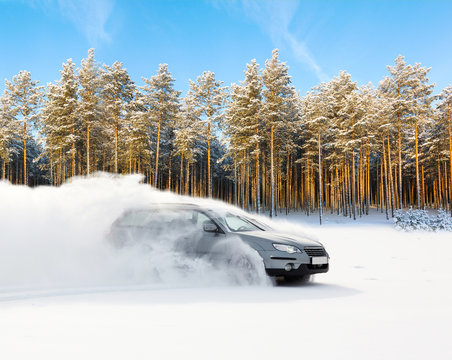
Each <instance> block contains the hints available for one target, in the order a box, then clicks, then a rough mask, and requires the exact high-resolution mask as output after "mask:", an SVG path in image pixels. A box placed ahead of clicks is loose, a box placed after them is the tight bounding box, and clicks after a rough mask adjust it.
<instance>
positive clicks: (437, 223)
mask: <svg viewBox="0 0 452 360" xmlns="http://www.w3.org/2000/svg"><path fill="white" fill-rule="evenodd" d="M394 224H395V227H396V229H398V230H405V231H414V230H424V231H441V230H446V231H452V217H451V216H450V214H448V213H447V212H445V211H444V210H438V212H437V214H435V215H430V214H429V213H428V212H427V211H426V210H417V209H411V208H410V209H409V210H408V211H405V212H404V211H400V210H397V211H396V212H395V214H394Z"/></svg>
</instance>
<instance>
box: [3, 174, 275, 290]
mask: <svg viewBox="0 0 452 360" xmlns="http://www.w3.org/2000/svg"><path fill="white" fill-rule="evenodd" d="M141 180H142V178H141V176H139V175H132V176H116V177H115V176H111V175H107V174H97V175H96V176H92V177H89V178H82V177H80V178H75V179H73V180H72V181H70V182H68V183H66V184H64V185H62V186H61V187H57V188H55V187H44V186H41V187H37V188H28V187H24V186H17V185H11V184H9V183H5V182H3V183H0V198H1V199H2V207H1V209H0V292H3V293H5V292H8V293H11V291H17V292H20V291H30V290H33V289H34V290H36V291H41V290H43V289H45V290H49V289H56V288H58V289H61V288H66V289H74V288H83V289H86V288H95V289H99V288H109V287H112V288H118V287H130V286H143V285H144V286H178V287H180V286H184V287H186V286H188V287H191V286H209V285H236V284H239V285H244V284H249V283H250V281H249V279H247V278H245V277H243V276H242V274H240V272H239V271H238V270H234V269H231V268H227V267H226V266H223V267H221V266H220V267H219V266H218V265H217V264H215V265H214V264H211V263H210V262H209V261H207V260H206V259H203V258H196V259H193V258H188V257H185V256H183V255H181V254H180V253H178V252H176V251H174V247H173V245H174V229H173V231H172V236H171V238H170V237H169V236H168V237H167V238H166V239H163V240H165V241H163V242H162V243H163V244H165V246H161V247H159V248H157V249H153V251H146V249H144V248H143V246H140V245H137V246H133V247H128V248H127V249H122V250H118V249H115V248H114V247H112V246H111V245H110V244H109V243H108V242H107V241H106V234H107V233H108V231H109V229H110V226H111V224H112V223H113V221H114V220H115V219H117V218H118V216H120V215H121V214H122V213H123V212H124V211H125V210H126V209H129V208H134V207H144V206H147V205H149V204H152V203H171V202H180V201H190V202H191V203H193V202H200V203H204V204H205V203H206V200H196V199H193V198H190V199H188V198H184V197H181V196H178V195H175V194H171V193H169V192H162V191H157V190H155V189H153V188H151V187H150V186H148V185H145V184H142V183H140V182H141ZM207 202H208V201H207ZM229 247H230V248H231V249H233V250H234V249H235V251H248V252H250V254H251V255H252V254H253V250H252V249H251V248H248V247H247V246H246V245H245V244H244V243H242V242H240V241H239V240H236V241H233V242H232V243H231V244H229ZM256 255H257V254H256ZM255 259H256V261H258V259H257V258H256V257H255ZM256 266H257V267H258V268H259V265H258V264H257V265H256ZM260 268H261V271H260V273H259V276H257V277H254V278H253V280H252V281H251V283H252V284H253V285H263V284H268V279H267V277H266V276H265V272H264V269H263V268H262V266H260Z"/></svg>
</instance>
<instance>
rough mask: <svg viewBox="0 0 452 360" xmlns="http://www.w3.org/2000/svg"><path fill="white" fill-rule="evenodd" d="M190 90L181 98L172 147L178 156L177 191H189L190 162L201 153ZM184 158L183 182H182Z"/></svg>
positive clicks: (199, 130)
mask: <svg viewBox="0 0 452 360" xmlns="http://www.w3.org/2000/svg"><path fill="white" fill-rule="evenodd" d="M192 95H193V94H191V93H190V92H189V93H188V94H187V96H186V97H185V99H184V100H183V107H182V111H181V112H180V113H179V116H178V117H177V118H176V124H175V131H174V133H175V137H174V147H175V155H177V156H179V157H180V175H179V193H181V194H182V193H185V194H188V193H189V187H190V186H189V179H190V164H193V162H194V161H195V158H196V157H197V156H198V155H201V149H200V148H199V147H197V146H196V143H197V142H198V141H199V140H200V134H201V130H202V129H200V124H201V123H200V121H199V119H198V118H197V117H196V111H195V105H196V104H195V100H194V99H193V96H192ZM184 160H185V163H186V165H185V183H184Z"/></svg>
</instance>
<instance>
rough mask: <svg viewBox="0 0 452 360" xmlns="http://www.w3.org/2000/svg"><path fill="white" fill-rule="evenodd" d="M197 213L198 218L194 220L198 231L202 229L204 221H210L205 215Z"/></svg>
mask: <svg viewBox="0 0 452 360" xmlns="http://www.w3.org/2000/svg"><path fill="white" fill-rule="evenodd" d="M197 213H198V218H197V220H196V226H197V227H198V228H199V229H202V228H203V225H204V223H205V222H206V221H209V222H212V220H211V219H210V218H209V217H208V216H207V215H205V214H203V213H201V212H197Z"/></svg>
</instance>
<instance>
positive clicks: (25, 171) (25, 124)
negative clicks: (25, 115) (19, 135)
mask: <svg viewBox="0 0 452 360" xmlns="http://www.w3.org/2000/svg"><path fill="white" fill-rule="evenodd" d="M23 142H24V173H23V184H24V185H28V176H27V175H28V173H27V123H26V121H25V120H24V134H23Z"/></svg>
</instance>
